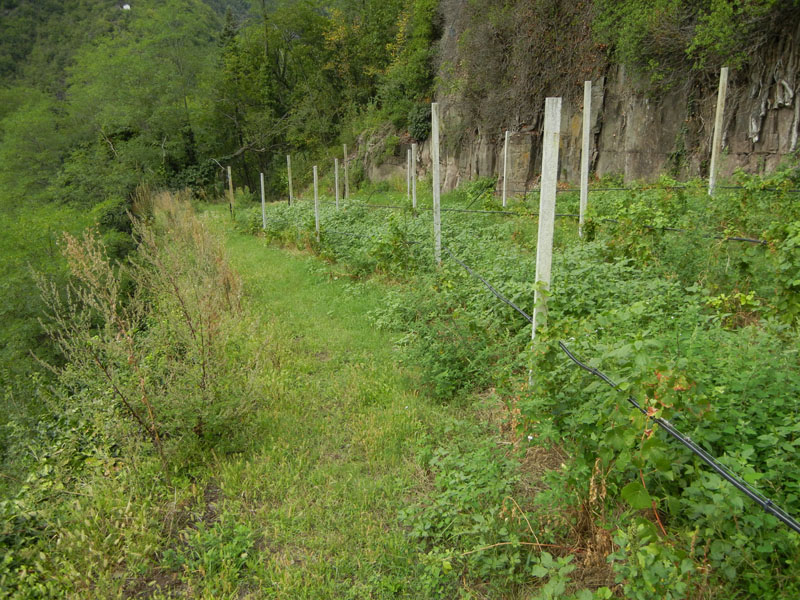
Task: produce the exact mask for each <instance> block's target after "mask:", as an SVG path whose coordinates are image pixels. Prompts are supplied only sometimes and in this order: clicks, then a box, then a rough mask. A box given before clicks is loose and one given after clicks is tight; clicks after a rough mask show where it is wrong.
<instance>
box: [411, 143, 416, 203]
mask: <svg viewBox="0 0 800 600" xmlns="http://www.w3.org/2000/svg"><path fill="white" fill-rule="evenodd" d="M411 208H413V209H414V210H417V144H416V143H413V144H411Z"/></svg>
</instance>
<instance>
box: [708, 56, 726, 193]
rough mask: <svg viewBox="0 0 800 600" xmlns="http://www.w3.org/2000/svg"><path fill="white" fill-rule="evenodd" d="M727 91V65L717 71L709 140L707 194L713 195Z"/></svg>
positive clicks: (720, 148) (720, 149)
mask: <svg viewBox="0 0 800 600" xmlns="http://www.w3.org/2000/svg"><path fill="white" fill-rule="evenodd" d="M727 93H728V67H722V70H721V71H720V72H719V92H718V93H717V114H716V115H715V117H714V137H713V139H712V141H711V165H710V166H709V169H708V195H709V196H713V195H714V188H715V187H716V185H717V168H718V164H717V163H718V162H719V154H720V152H721V151H722V117H723V115H724V113H725V96H726V95H727Z"/></svg>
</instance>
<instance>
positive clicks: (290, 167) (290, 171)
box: [286, 154, 294, 206]
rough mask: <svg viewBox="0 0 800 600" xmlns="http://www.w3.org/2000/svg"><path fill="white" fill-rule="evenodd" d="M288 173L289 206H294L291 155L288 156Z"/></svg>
mask: <svg viewBox="0 0 800 600" xmlns="http://www.w3.org/2000/svg"><path fill="white" fill-rule="evenodd" d="M286 171H287V173H288V175H289V206H291V205H292V200H294V197H293V196H292V156H291V154H287V155H286Z"/></svg>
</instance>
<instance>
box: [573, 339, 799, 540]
mask: <svg viewBox="0 0 800 600" xmlns="http://www.w3.org/2000/svg"><path fill="white" fill-rule="evenodd" d="M558 345H559V347H560V348H561V349H562V350H563V351H564V353H565V354H566V355H567V356H568V357H569V358H570V360H571V361H572V362H574V363H575V364H576V365H578V366H579V367H580V368H581V369H583V370H584V371H587V372H589V373H591V374H592V375H594V376H596V377H599V378H600V379H602V380H603V381H605V382H606V383H607V384H608V385H610V386H611V387H612V388H614V389H615V390H617V391H618V392H621V393H624V392H623V390H622V389H621V388H620V387H619V386H618V385H617V384H616V383H614V381H612V380H611V379H610V378H609V377H608V376H606V375H605V374H604V373H602V372H600V371H599V370H598V369H595V368H594V367H590V366H589V365H587V364H586V363H583V362H581V361H580V360H578V359H577V358H576V357H575V355H574V354H572V352H570V351H569V349H568V348H567V346H566V345H565V344H564V342H558ZM626 398H627V400H628V402H629V403H630V404H631V405H632V406H633V407H634V408H635V409H636V410H638V411H639V412H640V413H642V414H643V415H645V416H648V415H647V411H646V410H644V409H643V408H642V407H641V405H640V404H639V403H638V402H637V401H636V400H635V399H634V398H633V397H632V396H627V397H626ZM651 418H652V420H653V422H654V423H656V424H658V425H659V426H660V427H662V428H663V429H664V430H665V431H666V432H667V433H669V434H670V435H671V436H672V437H673V438H675V439H676V440H678V442H680V443H681V444H683V445H684V446H685V447H686V448H688V449H689V450H690V451H691V452H693V453H694V454H695V455H696V456H697V457H698V458H700V460H702V461H703V462H704V463H706V464H707V465H708V466H709V467H711V468H712V469H713V470H714V471H716V472H717V473H718V474H719V475H720V477H722V478H723V479H725V480H726V481H727V482H728V483H730V484H731V485H733V486H734V487H735V488H736V489H737V490H739V491H740V492H742V493H743V494H744V495H745V496H747V497H748V498H750V499H751V500H752V501H753V502H755V503H756V504H758V505H759V506H760V507H761V508H762V509H763V510H764V511H765V512H767V513H769V514H771V515H772V516H774V517H775V518H777V519H778V520H780V521H781V522H783V523H784V524H785V525H787V526H788V527H790V528H791V529H793V530H794V531H795V532H796V533H800V523H798V522H797V521H796V520H795V519H794V518H792V516H791V515H789V513H787V512H786V511H785V510H783V509H782V508H781V507H779V506H777V505H776V504H775V503H773V502H772V500H770V499H769V498H767V497H766V496H764V495H763V494H761V493H760V492H759V491H758V490H756V489H754V488H753V487H751V486H750V485H748V484H747V482H745V481H743V480H742V479H740V478H739V477H737V476H736V475H734V474H733V473H731V472H730V471H729V470H728V468H727V467H725V465H723V464H721V463H719V462H718V461H717V460H716V459H715V458H714V457H713V456H711V455H710V454H709V453H708V452H706V451H705V450H703V448H701V447H700V446H698V445H697V444H695V443H694V442H693V441H692V440H691V438H689V437H688V436H685V435H683V434H682V433H681V432H680V431H678V430H677V429H676V428H675V426H674V425H672V424H671V423H670V422H669V421H667V420H666V419H662V418H660V417H651Z"/></svg>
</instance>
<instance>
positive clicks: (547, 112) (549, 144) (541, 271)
mask: <svg viewBox="0 0 800 600" xmlns="http://www.w3.org/2000/svg"><path fill="white" fill-rule="evenodd" d="M560 134H561V98H547V99H546V100H545V105H544V134H543V136H542V142H543V145H544V147H543V149H542V179H541V182H542V183H541V192H540V194H539V238H538V241H537V243H536V289H535V291H534V297H533V303H534V306H533V327H532V328H531V339H536V327H537V325H539V324H541V325H544V324H545V323H546V322H547V307H546V306H545V305H544V301H543V300H542V299H541V298H540V295H541V292H540V291H539V288H540V287H541V288H542V290H543V291H546V290H548V289H549V288H550V269H551V265H552V262H553V228H554V225H555V213H556V184H557V183H558V142H559V136H560ZM540 303H541V304H542V306H539V305H540Z"/></svg>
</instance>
